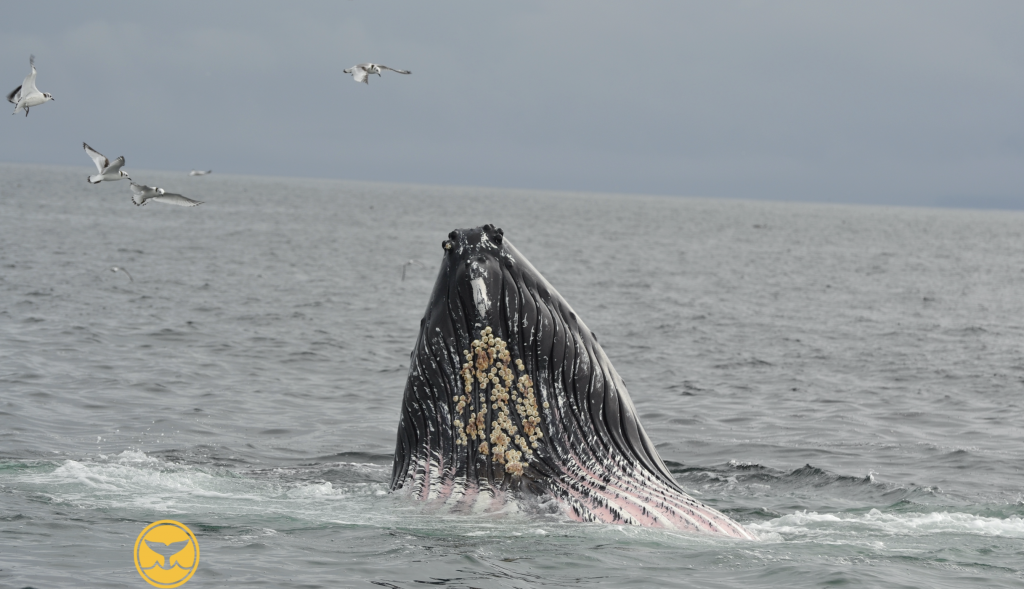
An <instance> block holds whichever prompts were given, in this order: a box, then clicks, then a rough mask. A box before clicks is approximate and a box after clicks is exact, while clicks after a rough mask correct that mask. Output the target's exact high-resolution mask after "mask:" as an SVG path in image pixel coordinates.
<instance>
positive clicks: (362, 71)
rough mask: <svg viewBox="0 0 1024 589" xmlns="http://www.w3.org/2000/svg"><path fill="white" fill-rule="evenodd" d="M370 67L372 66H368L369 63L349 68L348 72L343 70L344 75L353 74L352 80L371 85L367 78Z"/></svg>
mask: <svg viewBox="0 0 1024 589" xmlns="http://www.w3.org/2000/svg"><path fill="white" fill-rule="evenodd" d="M369 66H370V64H368V63H361V64H359V65H354V66H352V67H350V68H348V69H347V70H342V71H343V72H344V73H346V74H352V79H353V80H355V81H357V82H362V83H364V84H369V83H370V82H368V81H367V79H366V78H367V74H366V68H368V67H369Z"/></svg>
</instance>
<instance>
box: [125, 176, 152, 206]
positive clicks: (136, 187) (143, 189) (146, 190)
mask: <svg viewBox="0 0 1024 589" xmlns="http://www.w3.org/2000/svg"><path fill="white" fill-rule="evenodd" d="M131 189H132V202H133V203H135V206H137V207H141V206H143V205H144V204H146V201H147V200H149V199H151V198H153V194H155V193H156V191H157V189H156V188H153V187H151V186H146V185H144V184H136V183H134V182H132V183H131Z"/></svg>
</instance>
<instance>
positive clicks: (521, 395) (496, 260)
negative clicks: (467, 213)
mask: <svg viewBox="0 0 1024 589" xmlns="http://www.w3.org/2000/svg"><path fill="white" fill-rule="evenodd" d="M442 247H443V248H444V251H445V256H444V259H443V261H442V263H441V269H440V272H439V274H438V278H437V282H436V283H435V285H434V289H433V292H432V294H431V297H430V301H429V303H428V305H427V310H426V313H425V314H424V317H423V320H422V321H421V324H420V332H419V335H418V337H417V340H416V345H415V346H414V348H413V351H412V355H411V361H410V368H409V377H408V379H407V381H406V387H405V394H404V398H403V401H402V412H401V417H400V419H399V427H398V440H397V444H396V449H395V461H394V467H393V470H392V480H391V488H392V489H393V490H399V489H402V490H403V492H406V493H409V494H411V495H413V496H414V497H416V498H418V499H422V500H425V501H427V502H428V503H430V504H433V505H437V506H443V508H445V509H447V510H452V511H457V512H469V513H481V512H483V513H487V512H494V511H499V510H503V509H506V508H507V506H508V505H509V503H510V502H514V500H517V499H522V498H527V497H530V496H538V497H547V496H551V497H554V498H555V499H556V500H557V501H558V504H559V505H560V506H561V508H562V510H563V511H564V512H565V514H566V515H568V516H569V517H570V518H572V519H575V520H578V521H586V522H603V523H618V524H632V525H644V526H656V527H664V528H671V529H681V530H689V531H694V532H706V533H714V534H721V535H725V536H731V537H736V538H745V539H755V538H754V536H753V535H752V534H751V533H750V532H748V531H747V530H745V529H744V528H743V527H742V526H740V525H739V524H738V523H736V522H734V521H732V520H731V519H730V518H728V517H727V516H725V515H724V514H722V513H720V512H718V511H716V510H714V509H712V508H710V507H708V506H706V505H704V504H702V503H701V502H699V501H697V500H696V499H694V498H692V497H690V496H689V495H687V494H686V493H685V492H683V490H682V489H681V488H680V487H679V485H678V484H677V483H676V482H675V480H674V479H673V477H672V475H671V473H670V472H669V471H668V468H667V467H666V466H665V464H664V462H663V461H662V460H661V457H660V456H659V455H658V452H657V450H656V449H655V447H654V444H653V443H652V442H651V440H650V439H649V438H648V436H647V434H646V433H645V431H644V429H643V426H642V425H641V424H640V422H639V420H638V419H637V416H636V410H635V408H634V406H633V402H632V400H631V399H630V396H629V393H628V391H627V390H626V387H625V385H624V384H623V382H622V379H621V378H620V377H619V375H618V373H617V372H616V371H615V368H614V367H612V365H611V362H610V361H609V360H608V357H607V356H606V355H605V353H604V350H603V349H602V348H601V346H600V345H599V344H598V342H597V338H596V337H595V336H594V335H593V333H592V332H591V331H590V329H588V328H587V326H586V325H585V324H584V323H583V322H582V320H580V319H579V317H578V316H577V315H576V313H575V312H574V311H573V310H572V308H571V307H570V306H569V304H568V303H567V302H566V301H565V299H563V298H562V296H561V295H559V294H558V292H557V291H556V290H555V289H554V288H553V287H552V286H551V285H550V284H549V283H548V281H547V280H545V278H544V277H543V276H542V275H541V274H540V273H539V272H538V271H537V270H536V269H535V268H534V267H533V266H532V265H531V264H530V262H529V261H528V260H527V259H526V258H525V257H523V255H522V254H521V253H519V251H518V250H516V248H515V247H514V246H513V245H512V244H511V243H510V242H509V241H508V240H507V239H505V237H504V234H503V233H502V231H501V230H500V229H496V228H494V227H493V226H492V225H484V226H483V227H479V228H475V229H463V230H456V231H452V232H451V233H450V234H449V236H448V240H446V241H444V242H443V243H442Z"/></svg>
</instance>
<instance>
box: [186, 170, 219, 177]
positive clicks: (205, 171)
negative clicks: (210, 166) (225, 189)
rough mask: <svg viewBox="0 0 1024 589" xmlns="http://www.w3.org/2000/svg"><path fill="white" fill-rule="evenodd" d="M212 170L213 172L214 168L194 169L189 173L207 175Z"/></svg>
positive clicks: (190, 174) (191, 174)
mask: <svg viewBox="0 0 1024 589" xmlns="http://www.w3.org/2000/svg"><path fill="white" fill-rule="evenodd" d="M211 172H213V170H192V171H191V172H189V173H188V175H189V176H205V175H207V174H209V173H211Z"/></svg>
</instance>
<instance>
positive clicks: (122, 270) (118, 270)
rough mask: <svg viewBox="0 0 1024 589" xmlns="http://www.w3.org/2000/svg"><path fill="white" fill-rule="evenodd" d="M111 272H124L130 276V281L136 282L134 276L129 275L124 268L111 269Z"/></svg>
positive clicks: (115, 267)
mask: <svg viewBox="0 0 1024 589" xmlns="http://www.w3.org/2000/svg"><path fill="white" fill-rule="evenodd" d="M110 271H111V272H124V273H125V274H126V275H127V276H128V280H130V281H132V282H135V279H134V278H132V275H131V274H128V271H127V270H125V269H124V268H122V267H120V266H114V267H113V268H111V269H110Z"/></svg>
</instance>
